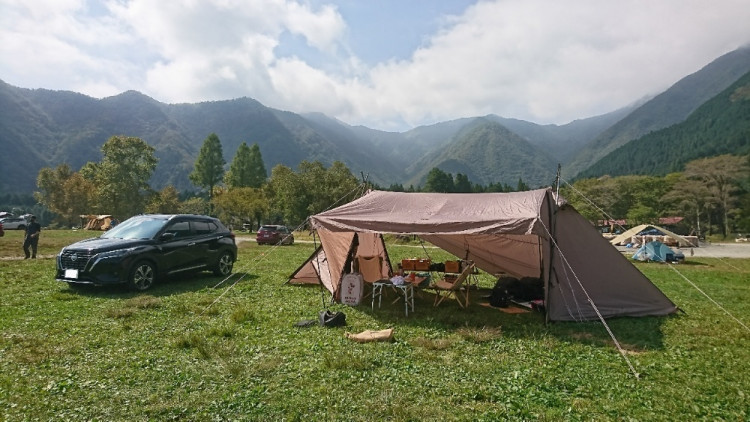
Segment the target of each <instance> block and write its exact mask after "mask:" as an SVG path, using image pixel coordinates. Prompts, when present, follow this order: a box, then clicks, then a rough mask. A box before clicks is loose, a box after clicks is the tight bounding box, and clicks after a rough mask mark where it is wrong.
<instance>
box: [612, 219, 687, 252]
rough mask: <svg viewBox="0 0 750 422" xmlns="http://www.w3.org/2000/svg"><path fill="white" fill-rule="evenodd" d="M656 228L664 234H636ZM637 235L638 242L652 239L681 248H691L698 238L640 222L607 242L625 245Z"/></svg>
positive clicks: (646, 241)
mask: <svg viewBox="0 0 750 422" xmlns="http://www.w3.org/2000/svg"><path fill="white" fill-rule="evenodd" d="M648 229H656V230H659V231H660V232H662V233H664V235H648V236H637V235H638V233H640V232H642V231H644V230H648ZM634 236H635V237H638V242H637V243H638V244H639V245H643V244H644V243H648V242H650V241H653V240H658V241H659V242H661V243H663V244H665V245H668V246H679V247H681V248H691V247H697V246H698V239H697V238H696V237H695V236H692V238H693V240H690V239H688V238H686V237H683V236H680V235H679V234H676V233H673V232H671V231H669V230H667V229H665V228H663V227H659V226H654V225H653V224H641V225H640V226H636V227H633V228H632V229H629V230H626V231H625V232H624V233H622V234H620V235H618V236H616V237H614V238H612V239H610V240H609V243H611V244H613V245H626V244H628V243H632V240H633V237H634Z"/></svg>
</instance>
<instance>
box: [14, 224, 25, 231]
mask: <svg viewBox="0 0 750 422" xmlns="http://www.w3.org/2000/svg"><path fill="white" fill-rule="evenodd" d="M16 228H17V229H18V230H26V226H24V225H23V224H21V225H20V226H18V227H16Z"/></svg>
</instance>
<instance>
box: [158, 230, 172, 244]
mask: <svg viewBox="0 0 750 422" xmlns="http://www.w3.org/2000/svg"><path fill="white" fill-rule="evenodd" d="M172 239H174V232H166V233H163V234H162V235H161V236H159V240H161V241H164V242H166V241H169V240H172Z"/></svg>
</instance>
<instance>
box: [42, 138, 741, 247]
mask: <svg viewBox="0 0 750 422" xmlns="http://www.w3.org/2000/svg"><path fill="white" fill-rule="evenodd" d="M101 151H102V157H103V158H102V160H101V161H100V162H97V163H93V162H89V163H87V164H86V165H84V166H83V167H82V168H81V169H80V170H79V171H73V170H72V169H71V168H70V166H69V165H67V164H61V165H59V166H57V167H56V168H43V169H42V170H40V172H39V174H38V177H37V187H38V191H36V192H35V193H34V197H35V199H36V200H37V201H38V203H39V204H41V205H43V206H44V207H46V208H48V209H49V210H50V211H51V212H52V213H54V214H55V215H56V216H57V220H58V222H59V223H60V224H61V225H64V226H74V225H77V224H80V216H81V215H87V214H111V215H113V216H114V217H115V218H117V219H120V220H123V219H126V218H128V217H130V216H132V215H136V214H140V213H144V212H146V213H193V214H210V215H215V216H217V217H219V218H221V219H222V220H223V221H225V222H226V223H227V224H230V225H237V226H240V227H241V226H242V225H243V224H248V223H250V224H251V225H252V226H254V227H258V226H259V225H261V224H263V223H277V224H282V223H285V224H288V225H290V226H292V227H295V228H296V227H298V226H300V225H301V224H303V223H304V222H305V221H306V219H307V217H308V216H309V215H312V214H316V213H319V212H322V211H325V210H326V209H328V208H330V207H332V206H337V205H340V204H343V203H346V202H349V201H351V200H353V199H355V198H356V197H357V196H358V195H360V194H361V193H362V190H361V189H360V187H361V186H362V183H363V181H362V180H360V179H358V178H357V177H355V176H354V175H353V174H352V173H351V171H350V170H349V168H347V167H346V165H345V164H344V163H341V162H339V161H336V162H334V163H333V164H332V165H331V166H330V167H328V168H326V167H325V166H324V165H323V164H322V163H320V162H318V161H315V162H309V161H302V162H301V163H300V164H299V165H298V168H297V170H296V171H295V170H293V169H291V168H289V167H288V166H285V165H282V164H279V165H276V166H275V167H274V168H273V169H272V170H271V174H270V177H268V176H267V174H268V173H267V171H266V167H265V164H264V162H263V157H262V155H261V152H260V148H259V147H258V145H257V144H253V145H251V146H249V145H247V143H245V142H243V143H242V144H241V145H240V146H239V148H238V149H237V152H236V153H235V156H234V157H233V159H232V161H231V163H230V164H229V167H228V169H227V168H226V164H227V163H226V161H225V160H224V155H223V151H222V145H221V141H220V139H219V137H218V136H217V135H216V134H213V133H212V134H210V135H209V136H208V137H207V138H206V139H205V140H204V142H203V145H202V147H201V149H200V152H199V154H198V157H197V159H196V161H195V164H194V168H193V170H192V172H191V173H190V174H189V179H190V181H191V182H192V183H193V184H194V185H195V186H196V187H197V188H199V191H198V192H193V193H186V192H182V193H180V192H178V191H177V190H176V189H175V188H174V186H171V185H169V186H166V187H165V188H163V189H162V190H160V191H155V190H153V189H151V187H150V186H149V184H148V181H149V179H150V177H151V175H152V174H153V172H154V170H155V168H156V166H157V164H158V159H157V158H156V157H155V155H154V152H155V151H154V148H153V147H151V146H149V145H148V144H147V143H146V142H144V141H143V140H141V139H139V138H135V137H127V136H113V137H111V138H109V139H108V140H107V142H105V144H104V145H103V146H102V148H101ZM369 185H370V187H373V188H376V189H383V190H391V191H406V192H409V191H412V192H417V191H421V192H511V191H524V190H528V189H529V188H530V187H529V186H528V185H527V184H526V183H524V181H523V180H521V179H519V180H518V182H517V184H516V186H510V185H508V184H504V183H494V184H489V185H487V186H483V185H479V184H474V183H472V182H471V181H470V180H469V179H468V177H467V176H466V175H464V174H461V173H458V174H456V175H453V174H451V173H447V172H445V171H443V170H440V169H438V168H433V169H432V170H431V171H430V172H429V173H428V175H427V177H426V180H425V184H424V186H421V187H420V186H418V187H414V186H409V187H408V188H406V189H405V188H404V187H403V186H402V185H400V184H393V185H390V186H388V187H381V186H378V185H376V184H372V183H370V184H369ZM561 194H562V195H563V197H565V198H566V199H567V200H568V201H569V202H570V203H571V204H573V205H574V206H575V207H576V209H577V210H578V211H579V212H580V213H581V214H582V215H584V216H585V217H586V218H588V219H589V220H590V221H592V222H596V221H599V220H605V219H610V218H612V219H627V221H628V224H629V225H635V224H640V223H656V222H657V221H658V218H659V217H665V216H676V215H679V216H684V217H685V220H686V221H687V222H688V225H689V227H688V228H687V229H688V230H691V231H692V232H694V233H697V234H701V235H703V234H708V235H711V234H715V233H719V234H722V235H724V236H727V235H728V234H729V233H732V232H736V231H741V232H748V231H750V156H733V155H722V156H718V157H713V158H704V159H699V160H695V161H692V162H690V163H688V164H687V165H686V166H685V170H684V171H683V172H680V173H672V174H669V175H667V176H664V177H658V176H620V177H608V176H605V177H600V178H588V179H580V180H576V181H575V182H574V183H572V184H570V185H563V186H562V188H561Z"/></svg>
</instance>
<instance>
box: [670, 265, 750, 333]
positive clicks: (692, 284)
mask: <svg viewBox="0 0 750 422" xmlns="http://www.w3.org/2000/svg"><path fill="white" fill-rule="evenodd" d="M667 264H668V265H669V268H671V269H672V270H673V271H674V272H676V273H677V274H679V276H680V277H682V278H683V279H685V281H687V282H688V283H689V284H690V285H691V286H693V287H694V288H695V290H698V291H699V292H700V293H701V294H702V295H703V296H705V297H706V299H708V300H709V301H711V303H713V304H714V305H716V306H718V307H719V309H721V310H722V311H724V312H725V313H726V314H727V315H729V317H730V318H732V319H733V320H735V321H737V323H738V324H740V325H741V326H742V327H743V328H745V330H747V331H750V328H748V326H747V325H745V324H744V323H743V322H742V321H740V320H739V318H737V317H735V316H734V315H732V313H731V312H729V311H728V310H727V309H726V308H724V307H723V306H721V304H720V303H719V302H717V301H715V300H714V299H713V298H712V297H711V296H709V295H708V293H706V292H704V291H703V290H701V288H700V287H698V285H696V284H695V283H693V282H692V281H690V279H689V278H687V277H685V276H684V275H683V274H682V273H681V272H679V271H678V270H677V268H675V266H674V265H672V264H669V263H667Z"/></svg>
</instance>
